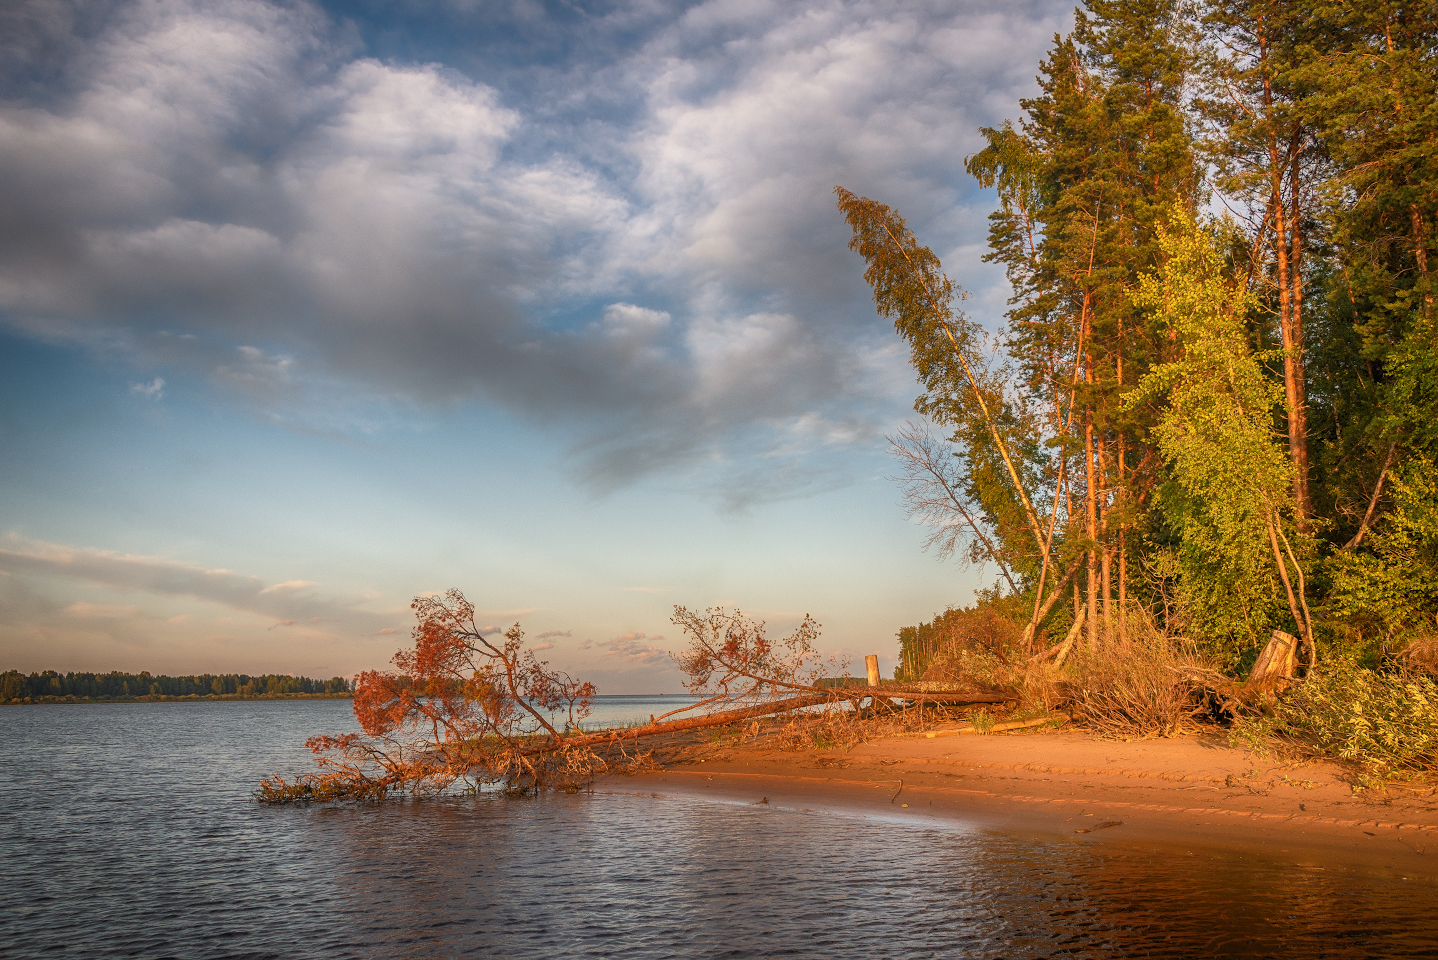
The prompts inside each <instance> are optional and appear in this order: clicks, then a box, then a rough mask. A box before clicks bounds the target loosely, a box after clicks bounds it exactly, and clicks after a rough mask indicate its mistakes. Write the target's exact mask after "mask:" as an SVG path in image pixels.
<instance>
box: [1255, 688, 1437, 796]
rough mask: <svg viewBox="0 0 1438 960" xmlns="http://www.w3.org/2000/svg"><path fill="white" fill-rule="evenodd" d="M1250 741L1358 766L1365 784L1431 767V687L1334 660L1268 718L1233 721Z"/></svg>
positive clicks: (1433, 742)
mask: <svg viewBox="0 0 1438 960" xmlns="http://www.w3.org/2000/svg"><path fill="white" fill-rule="evenodd" d="M1236 727H1237V729H1236V731H1235V732H1236V734H1237V735H1238V736H1240V737H1242V738H1245V739H1248V740H1249V741H1250V742H1255V741H1260V740H1261V739H1263V738H1265V737H1268V736H1279V737H1283V738H1285V739H1287V740H1290V741H1292V742H1294V743H1297V744H1299V745H1301V746H1302V747H1304V748H1306V749H1307V750H1309V751H1311V752H1312V753H1313V754H1315V755H1317V756H1324V757H1332V758H1334V759H1338V760H1350V761H1355V762H1357V763H1359V764H1360V765H1361V767H1362V769H1363V771H1364V777H1363V779H1364V782H1365V783H1367V784H1370V785H1371V784H1376V783H1378V782H1380V781H1382V780H1385V779H1391V778H1394V777H1399V776H1405V775H1414V774H1419V773H1424V772H1427V771H1431V770H1434V769H1438V684H1435V683H1434V682H1433V681H1432V680H1431V679H1429V678H1427V677H1421V676H1420V677H1414V676H1405V675H1401V674H1385V673H1379V672H1376V671H1373V670H1365V669H1363V668H1361V667H1358V666H1357V665H1356V664H1354V663H1352V662H1348V661H1336V662H1334V663H1332V664H1328V665H1325V666H1324V667H1323V668H1322V669H1321V670H1319V671H1317V672H1315V673H1312V674H1310V675H1309V676H1308V678H1307V679H1306V680H1304V681H1303V682H1302V683H1300V684H1297V685H1296V686H1295V687H1294V688H1293V689H1292V690H1291V691H1290V692H1289V693H1288V694H1287V696H1285V697H1283V698H1282V699H1281V700H1279V701H1278V702H1277V704H1276V705H1275V706H1274V711H1273V713H1272V714H1271V715H1266V716H1258V715H1255V716H1248V717H1244V718H1240V719H1239V720H1238V721H1237V724H1236Z"/></svg>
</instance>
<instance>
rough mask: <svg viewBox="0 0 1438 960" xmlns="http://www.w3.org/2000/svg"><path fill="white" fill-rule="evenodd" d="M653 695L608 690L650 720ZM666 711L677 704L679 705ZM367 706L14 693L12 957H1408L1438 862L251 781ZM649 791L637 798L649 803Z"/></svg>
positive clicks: (7, 723)
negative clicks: (1359, 862)
mask: <svg viewBox="0 0 1438 960" xmlns="http://www.w3.org/2000/svg"><path fill="white" fill-rule="evenodd" d="M669 702H670V705H669V706H663V703H662V702H657V701H656V700H655V698H600V703H599V705H598V707H597V709H596V719H604V720H606V721H608V722H619V721H622V720H639V719H647V717H648V715H649V714H650V713H655V714H658V713H662V712H664V710H667V709H673V706H674V705H675V704H676V703H682V702H684V701H683V700H677V701H674V700H671V701H669ZM660 707H663V708H662V709H660ZM354 728H355V724H354V720H353V717H352V715H351V714H350V703H349V701H343V700H308V701H252V702H238V703H236V702H222V703H126V704H75V705H68V704H66V705H54V706H25V707H21V706H14V707H0V804H3V807H0V809H3V811H4V814H3V817H0V862H3V863H4V878H5V882H4V884H3V887H0V919H3V923H0V954H3V955H4V956H6V957H40V956H45V957H51V956H57V955H65V954H73V955H76V956H85V957H121V956H139V957H165V956H185V957H308V956H314V957H416V958H418V957H425V958H429V957H451V956H474V957H517V958H518V957H524V958H530V957H535V958H539V957H545V958H547V957H623V958H660V957H704V958H708V957H716V958H717V957H725V958H731V957H732V958H751V957H752V958H764V957H874V958H883V957H895V958H897V957H946V958H947V957H955V958H968V957H984V958H988V957H994V958H998V957H1049V956H1056V955H1062V956H1067V957H1194V956H1234V957H1239V956H1242V957H1248V956H1254V957H1257V956H1287V955H1292V956H1304V957H1403V956H1427V957H1431V956H1434V955H1438V920H1435V915H1434V914H1435V911H1434V909H1433V904H1434V903H1438V888H1435V885H1434V884H1433V883H1432V882H1431V881H1430V880H1426V879H1425V880H1417V879H1413V880H1405V879H1402V878H1401V877H1397V876H1393V875H1368V874H1364V873H1362V872H1355V871H1351V870H1342V869H1337V868H1332V869H1328V870H1322V869H1318V868H1316V867H1303V868H1299V867H1295V866H1293V865H1292V864H1284V863H1272V862H1265V861H1263V860H1261V859H1255V858H1252V857H1238V856H1236V855H1233V854H1223V853H1219V852H1207V853H1206V852H1203V851H1199V852H1198V853H1199V855H1198V856H1195V857H1191V858H1171V857H1155V856H1153V855H1152V854H1151V853H1149V852H1145V851H1143V850H1139V849H1132V850H1129V849H1126V848H1124V847H1123V846H1121V845H1117V844H1105V845H1103V846H1101V847H1100V846H1098V845H1093V844H1081V843H1076V842H1072V841H1067V840H1064V839H1063V838H1054V839H1051V840H1042V839H1034V838H1032V837H1029V838H1024V837H1014V836H1006V835H1004V834H1002V833H997V832H993V831H989V830H983V829H979V828H978V827H976V826H971V825H966V824H964V823H962V822H955V823H952V824H947V825H945V824H939V825H935V824H933V823H925V824H923V825H914V824H905V823H904V822H901V821H898V820H890V819H884V818H864V817H859V816H856V815H853V814H846V813H843V812H829V811H824V810H811V811H807V812H801V811H797V810H784V809H773V808H770V807H766V806H754V805H750V804H740V803H722V802H712V801H705V800H701V799H695V798H690V797H674V796H668V797H666V796H653V795H650V791H651V789H652V788H653V787H654V786H655V784H653V783H652V782H645V781H621V782H620V783H619V784H618V785H617V786H615V787H613V788H610V790H609V791H608V792H606V791H605V790H604V789H603V788H601V790H599V791H597V792H595V793H594V794H592V795H586V794H579V795H574V796H546V797H541V798H538V799H520V800H506V799H501V798H473V799H451V800H440V801H428V802H419V803H389V804H381V805H373V806H335V807H312V808H273V807H264V806H261V805H259V804H256V803H254V802H253V801H252V800H251V799H250V791H251V790H252V789H253V787H254V785H255V783H256V782H257V781H258V780H259V779H260V778H261V777H263V776H266V775H268V774H271V773H275V772H279V773H285V774H293V773H295V772H298V771H300V770H302V769H304V768H305V766H306V764H307V763H308V762H309V761H308V753H307V752H306V751H305V750H304V747H303V741H304V739H305V738H306V737H307V736H309V735H311V734H314V733H320V732H342V731H345V730H350V729H354ZM634 793H638V794H639V795H632V794H634Z"/></svg>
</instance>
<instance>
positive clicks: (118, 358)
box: [0, 0, 1071, 693]
mask: <svg viewBox="0 0 1438 960" xmlns="http://www.w3.org/2000/svg"><path fill="white" fill-rule="evenodd" d="M1070 19H1071V8H1070V7H1069V6H1068V5H1066V4H1063V3H1053V2H1006V3H1000V2H986V0H985V2H979V0H975V2H957V3H954V2H951V3H937V2H935V3H922V2H914V3H907V2H888V3H846V2H840V0H834V2H819V3H813V4H807V5H801V4H794V3H766V2H756V0H717V2H698V3H664V2H635V3H610V4H603V3H598V4H584V3H569V4H561V3H524V2H509V3H502V4H501V3H486V2H482V0H481V2H433V3H425V2H407V3H387V2H380V0H372V2H361V3H332V4H323V5H314V4H308V3H289V4H270V3H264V2H258V0H245V2H207V3H198V2H185V0H154V2H130V3H98V2H97V3H86V2H77V3H64V2H59V0H48V2H47V0H40V2H34V3H29V4H26V3H20V4H15V5H7V7H6V10H5V12H3V13H0V38H4V39H3V40H0V64H3V66H0V211H3V214H0V390H3V392H4V395H3V413H0V443H3V456H0V503H3V514H0V669H8V668H18V669H22V670H36V669H46V668H52V669H60V670H72V669H73V670H109V669H125V670H139V669H149V670H152V671H156V672H171V673H178V672H184V673H189V672H200V671H221V670H222V671H226V672H228V671H242V672H251V673H255V672H274V671H277V672H288V673H305V674H309V675H318V674H322V675H325V676H329V675H333V674H336V673H343V674H348V673H353V672H355V671H357V670H360V669H367V668H373V667H377V666H380V665H382V664H383V663H385V661H386V660H387V659H388V657H389V655H390V654H391V653H392V652H393V651H394V649H395V648H396V647H397V646H398V645H399V644H400V643H401V642H403V641H404V640H405V638H406V636H407V634H408V625H409V612H408V604H409V600H410V599H411V598H412V597H413V596H415V595H417V594H421V593H425V592H429V591H435V590H444V589H446V588H448V587H452V586H453V587H459V588H460V589H461V590H463V591H464V592H465V593H466V595H467V596H468V597H469V598H470V599H471V600H472V601H473V602H475V603H476V605H477V606H478V607H479V608H480V609H481V610H482V611H484V613H483V615H484V616H485V617H486V619H487V620H489V621H491V622H493V623H494V624H495V625H496V626H505V625H507V624H509V623H511V622H514V621H515V620H518V621H520V622H522V623H523V624H524V626H525V629H526V630H527V631H528V634H529V636H530V637H531V638H532V639H533V640H534V641H535V642H536V643H537V644H540V645H548V646H547V647H546V650H545V652H544V654H543V655H544V656H546V657H548V658H550V660H551V661H552V662H553V663H554V664H556V665H557V666H562V667H564V668H566V669H568V670H570V671H571V672H573V673H575V674H576V675H579V676H583V677H586V678H591V679H594V680H595V681H596V682H597V683H598V684H599V686H600V688H601V692H607V693H625V692H670V691H675V690H677V689H678V686H679V675H678V673H677V672H676V671H675V670H674V669H673V667H672V665H671V663H670V661H669V658H668V656H667V651H669V650H672V649H677V648H678V647H679V646H680V644H681V643H682V640H681V638H680V637H679V636H678V635H677V634H676V632H675V630H674V629H673V627H672V625H671V624H670V623H669V615H670V613H671V612H672V608H673V605H674V604H683V605H686V606H690V607H704V606H709V605H716V604H726V605H731V606H733V605H737V606H739V607H741V608H742V609H744V610H745V611H746V612H748V613H751V614H753V615H756V616H758V617H761V618H764V619H766V620H768V621H769V623H770V625H771V627H773V628H775V629H776V630H777V631H779V632H787V630H788V629H789V628H791V627H792V626H793V625H794V624H795V623H797V621H798V619H799V618H800V617H802V616H803V615H804V614H805V613H811V614H813V615H814V616H816V617H817V618H818V619H819V620H820V621H821V622H822V623H823V624H824V632H823V640H822V642H823V644H824V645H825V646H826V648H827V649H829V650H832V651H835V652H839V653H842V654H846V655H849V656H851V657H853V658H855V659H858V658H861V657H862V656H863V655H864V654H867V653H872V652H877V653H879V654H880V655H881V657H882V659H883V663H884V667H885V670H886V672H887V671H889V670H891V669H892V667H893V663H894V654H895V652H896V643H895V641H894V633H895V631H896V630H897V629H898V628H899V627H900V626H903V625H905V624H909V623H915V622H918V621H919V620H921V619H927V618H929V617H930V616H932V615H933V614H934V613H935V612H937V611H939V610H942V609H943V608H944V607H946V606H948V605H949V604H953V603H964V602H968V601H969V600H971V599H972V591H973V589H974V587H975V586H981V585H985V584H986V583H987V578H986V577H985V575H984V573H983V572H982V571H976V570H964V569H961V568H960V567H958V566H957V565H955V564H953V563H950V564H940V563H938V562H937V561H936V560H934V559H933V558H932V557H931V556H928V555H925V554H924V553H923V552H922V550H921V545H922V543H923V542H924V540H925V536H926V534H925V531H923V530H922V529H920V528H918V527H916V526H914V525H913V524H911V523H909V522H908V521H906V519H905V517H904V515H903V512H902V510H901V509H900V507H899V506H898V491H897V489H896V487H895V485H894V484H893V483H892V482H891V481H890V480H888V479H887V478H888V477H889V476H890V475H891V474H893V473H894V472H895V469H896V468H895V465H894V464H893V463H892V461H891V460H890V459H889V457H888V455H887V453H886V446H887V444H886V441H885V439H884V437H885V434H886V433H892V432H893V431H894V430H895V429H896V428H897V427H898V426H900V425H901V424H902V423H903V422H904V421H905V420H906V419H911V418H912V417H913V414H912V412H911V410H910V404H911V403H912V400H913V397H914V394H915V393H916V390H917V388H916V385H915V383H914V380H913V376H912V373H911V371H910V370H909V369H908V367H907V364H906V361H905V353H904V351H903V349H902V345H901V344H900V343H899V342H898V340H897V338H896V336H895V335H894V333H893V331H892V328H891V327H890V326H889V325H888V324H887V323H886V322H885V321H883V320H880V319H879V318H878V317H876V316H875V314H874V311H873V306H872V302H871V301H870V299H869V292H868V290H867V288H866V287H865V285H864V283H863V280H862V270H863V268H862V263H861V261H860V260H859V259H858V257H857V256H856V255H855V254H853V253H851V252H849V251H848V250H847V249H846V247H845V243H846V242H847V239H848V236H847V232H846V228H845V224H844V222H843V219H842V217H841V216H840V215H839V214H838V212H837V211H836V210H835V209H834V204H833V196H832V193H831V191H832V188H833V186H834V185H835V184H843V185H844V186H846V187H848V188H849V189H852V190H854V191H856V192H858V193H860V194H863V195H867V196H871V197H874V198H875V199H880V200H883V201H885V202H887V203H890V204H892V205H894V206H896V207H897V208H898V209H899V210H900V211H902V212H903V213H904V214H905V216H906V217H908V219H909V221H910V223H911V225H912V226H913V227H914V228H915V230H916V232H917V233H918V234H919V236H920V237H921V238H922V239H923V240H924V241H925V242H927V243H929V244H930V245H931V246H933V247H934V249H935V250H936V251H937V252H938V253H939V254H940V256H941V257H943V258H944V261H945V264H946V266H947V268H948V269H949V272H950V273H951V275H952V276H954V277H955V278H956V279H957V280H958V281H959V282H960V283H961V284H962V285H963V286H964V287H965V288H967V289H968V290H969V291H970V293H971V298H970V300H969V303H968V305H967V306H968V308H969V311H970V313H971V314H972V315H974V316H975V317H976V318H978V319H979V320H981V321H982V322H985V323H986V324H989V325H991V326H992V325H994V324H996V322H997V320H998V318H999V316H1000V315H1001V313H1002V311H1003V303H1004V298H1005V296H1006V295H1007V288H1006V286H1005V284H1004V281H1003V277H1002V274H1001V273H1000V272H999V271H997V270H995V269H994V268H992V267H991V266H987V265H984V264H982V263H981V262H980V257H981V256H982V253H983V245H984V240H985V232H986V223H985V217H986V216H987V214H988V212H989V210H990V209H991V208H992V205H993V197H992V196H991V195H990V194H988V193H986V192H984V191H980V190H978V189H977V187H976V185H975V184H973V183H972V181H970V180H969V179H968V178H967V177H966V175H965V174H964V172H963V166H962V164H963V159H964V157H965V156H967V155H968V154H970V153H972V152H974V150H975V149H977V147H978V145H979V140H978V134H977V130H978V128H979V127H980V126H985V125H994V124H997V123H999V122H1001V121H1002V120H1003V119H1004V118H1006V117H1012V116H1015V115H1016V114H1017V112H1018V101H1019V99H1020V98H1021V97H1023V96H1026V95H1029V94H1031V93H1032V92H1033V89H1034V80H1033V76H1034V74H1035V73H1036V71H1037V64H1038V62H1039V60H1040V58H1041V57H1042V56H1043V53H1044V50H1045V48H1046V46H1047V45H1048V43H1049V42H1050V40H1051V38H1052V36H1053V34H1054V33H1055V32H1056V31H1062V30H1066V29H1067V27H1068V24H1069V22H1070Z"/></svg>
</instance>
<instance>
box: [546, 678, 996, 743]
mask: <svg viewBox="0 0 1438 960" xmlns="http://www.w3.org/2000/svg"><path fill="white" fill-rule="evenodd" d="M962 686H964V685H963V684H957V683H939V682H934V681H930V682H926V683H889V684H884V685H883V686H880V687H854V688H853V691H854V693H850V694H848V695H843V694H840V693H839V690H838V689H836V690H834V691H832V692H827V693H810V694H804V695H803V696H798V697H789V698H787V699H784V700H775V701H773V702H770V703H760V704H755V705H754V706H752V707H741V708H739V709H737V710H721V711H719V712H718V713H706V714H703V715H701V716H697V717H688V718H686V719H683V720H667V721H665V722H663V723H650V724H645V725H644V726H642V727H627V728H625V729H623V730H604V731H601V732H599V733H586V734H580V735H579V736H574V737H563V738H560V739H558V740H550V741H547V742H545V743H542V744H536V745H534V746H531V747H528V748H527V749H526V750H525V751H524V752H525V753H544V752H546V751H550V750H557V749H561V748H566V747H587V746H592V745H597V744H604V743H612V742H614V741H617V740H626V739H629V738H634V739H639V738H640V737H655V736H662V735H664V734H666V733H680V732H682V731H685V730H702V729H704V728H706V727H722V726H725V725H726V724H730V723H738V722H740V721H742V720H753V719H755V718H756V717H765V716H769V715H771V714H775V713H785V712H787V711H790V710H802V709H804V708H805V707H816V706H819V705H820V704H823V703H840V702H843V701H849V702H856V701H858V700H862V699H864V698H866V697H871V696H875V697H898V698H900V699H904V700H929V701H933V702H936V703H1008V702H1009V701H1011V700H1017V699H1018V696H1017V695H1016V694H1012V693H983V692H979V691H975V690H969V691H966V692H960V691H959V690H956V689H955V688H958V687H962ZM840 689H841V688H840ZM858 691H862V693H858ZM856 693H857V695H855V694H856Z"/></svg>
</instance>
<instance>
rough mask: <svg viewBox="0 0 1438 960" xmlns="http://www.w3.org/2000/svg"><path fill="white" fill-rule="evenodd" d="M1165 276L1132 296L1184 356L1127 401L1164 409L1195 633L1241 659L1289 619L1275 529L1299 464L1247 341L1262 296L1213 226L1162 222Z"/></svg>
mask: <svg viewBox="0 0 1438 960" xmlns="http://www.w3.org/2000/svg"><path fill="white" fill-rule="evenodd" d="M1158 243H1159V247H1160V249H1161V250H1162V252H1163V259H1162V263H1161V266H1160V268H1159V270H1158V271H1157V273H1154V274H1149V275H1145V276H1144V277H1142V278H1141V279H1140V281H1139V289H1138V291H1137V292H1136V293H1135V294H1134V302H1135V303H1137V304H1138V305H1139V306H1140V307H1143V308H1144V309H1146V310H1148V311H1149V312H1150V316H1151V317H1152V321H1151V322H1152V323H1154V324H1155V325H1158V326H1161V327H1165V328H1167V329H1170V330H1172V331H1173V332H1174V335H1175V337H1176V338H1177V341H1178V344H1179V348H1180V355H1179V358H1178V359H1177V360H1174V361H1172V362H1169V363H1163V364H1159V365H1157V366H1155V367H1154V368H1153V369H1152V370H1151V371H1150V372H1149V374H1148V375H1147V376H1145V377H1144V378H1143V380H1142V381H1141V382H1140V383H1139V385H1138V387H1137V389H1135V390H1134V391H1133V392H1132V393H1131V394H1129V396H1128V398H1127V405H1128V406H1129V407H1131V408H1132V407H1136V406H1138V405H1139V404H1150V405H1153V406H1154V407H1155V411H1156V422H1155V424H1154V427H1153V437H1154V440H1155V442H1156V444H1157V446H1158V449H1159V451H1160V452H1161V453H1162V455H1163V458H1164V461H1165V462H1166V463H1167V465H1168V467H1169V479H1168V482H1167V483H1166V484H1165V486H1164V488H1163V489H1162V491H1161V495H1160V498H1159V506H1160V509H1161V510H1162V512H1163V514H1164V517H1165V519H1166V521H1167V523H1168V526H1169V527H1170V528H1171V529H1172V530H1174V531H1175V532H1176V534H1177V536H1178V541H1179V546H1178V555H1177V559H1178V566H1179V570H1178V578H1177V580H1178V599H1179V603H1180V605H1181V606H1183V607H1186V608H1187V609H1186V610H1185V613H1186V614H1187V616H1186V619H1187V621H1188V623H1189V625H1190V628H1191V629H1192V631H1193V633H1194V635H1195V637H1196V638H1197V639H1201V640H1203V641H1205V642H1207V643H1208V644H1209V645H1210V646H1211V647H1212V649H1213V652H1214V653H1215V654H1217V655H1218V656H1219V657H1220V659H1221V660H1223V661H1224V662H1225V663H1226V664H1228V665H1230V666H1231V665H1233V664H1234V663H1236V662H1237V660H1238V659H1239V658H1240V657H1241V656H1242V654H1243V652H1244V651H1246V650H1248V649H1249V648H1251V647H1252V646H1253V645H1254V642H1255V641H1256V640H1257V639H1259V638H1260V637H1263V636H1265V635H1266V633H1267V632H1268V630H1270V629H1272V627H1274V626H1277V625H1278V623H1277V621H1279V620H1280V619H1281V617H1282V612H1283V606H1284V604H1283V601H1282V600H1281V599H1280V598H1281V596H1282V590H1283V588H1282V586H1281V584H1280V578H1279V576H1278V570H1277V567H1276V561H1275V557H1274V550H1273V544H1272V541H1271V539H1270V530H1271V529H1276V528H1278V526H1279V525H1281V524H1284V523H1285V522H1287V520H1288V518H1289V516H1290V514H1291V511H1292V493H1291V489H1290V486H1289V482H1290V468H1289V464H1288V460H1287V458H1286V456H1285V455H1284V451H1283V449H1282V448H1281V447H1280V446H1279V445H1278V443H1277V442H1276V437H1275V435H1274V429H1273V422H1274V417H1273V414H1274V409H1275V407H1277V406H1278V405H1279V403H1280V401H1281V398H1282V394H1281V391H1280V389H1279V388H1278V386H1277V385H1276V384H1274V383H1273V382H1271V381H1270V380H1269V379H1268V378H1267V376H1266V375H1265V373H1264V370H1263V368H1262V366H1261V365H1260V363H1259V357H1258V356H1256V355H1255V354H1254V353H1253V351H1252V350H1250V349H1249V346H1248V338H1247V335H1246V331H1245V327H1244V318H1245V317H1246V316H1247V314H1248V313H1249V311H1250V310H1252V309H1253V307H1254V298H1253V295H1252V294H1251V293H1249V292H1248V291H1247V290H1246V289H1245V288H1244V287H1243V286H1242V285H1241V284H1240V283H1238V282H1235V281H1234V279H1233V278H1232V277H1231V276H1229V275H1228V274H1227V271H1226V268H1225V264H1224V262H1223V260H1222V258H1221V257H1220V255H1219V252H1218V249H1217V244H1216V243H1215V240H1214V236H1213V233H1212V232H1210V231H1206V230H1204V229H1201V228H1200V227H1198V226H1197V225H1196V224H1195V223H1194V222H1193V221H1192V220H1191V219H1190V218H1188V217H1187V216H1186V215H1184V214H1182V213H1179V212H1175V213H1174V214H1173V215H1172V218H1171V219H1170V221H1169V225H1168V227H1166V228H1162V229H1160V231H1159V240H1158Z"/></svg>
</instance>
